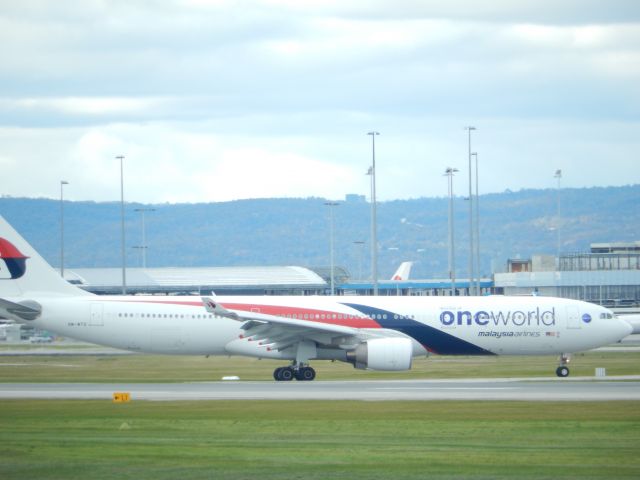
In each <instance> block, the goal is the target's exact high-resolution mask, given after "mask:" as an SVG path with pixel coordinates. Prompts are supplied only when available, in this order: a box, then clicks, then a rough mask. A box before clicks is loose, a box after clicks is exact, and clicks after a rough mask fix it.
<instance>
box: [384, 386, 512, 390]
mask: <svg viewBox="0 0 640 480" xmlns="http://www.w3.org/2000/svg"><path fill="white" fill-rule="evenodd" d="M375 390H431V391H436V390H517V388H516V387H404V388H403V387H379V388H376V389H375Z"/></svg>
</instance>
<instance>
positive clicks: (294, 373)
mask: <svg viewBox="0 0 640 480" xmlns="http://www.w3.org/2000/svg"><path fill="white" fill-rule="evenodd" d="M273 378H274V379H275V380H277V381H278V382H289V381H291V380H293V379H294V378H295V379H296V380H300V381H302V382H310V381H311V380H313V379H314V378H316V371H315V370H314V369H313V368H311V367H309V366H304V365H291V366H290V367H280V368H276V369H275V370H274V371H273Z"/></svg>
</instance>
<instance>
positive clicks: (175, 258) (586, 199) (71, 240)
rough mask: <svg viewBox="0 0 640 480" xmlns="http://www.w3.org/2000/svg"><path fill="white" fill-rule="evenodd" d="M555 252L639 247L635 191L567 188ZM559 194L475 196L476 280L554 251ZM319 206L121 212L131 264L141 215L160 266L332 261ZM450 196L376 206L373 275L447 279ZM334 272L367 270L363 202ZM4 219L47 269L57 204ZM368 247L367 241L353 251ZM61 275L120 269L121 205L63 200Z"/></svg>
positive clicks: (464, 207) (19, 206)
mask: <svg viewBox="0 0 640 480" xmlns="http://www.w3.org/2000/svg"><path fill="white" fill-rule="evenodd" d="M560 195H561V216H560V217H561V218H560V225H561V230H560V232H561V235H560V238H561V250H562V251H564V252H574V251H585V250H588V248H589V244H590V243H593V242H606V241H631V240H638V239H640V227H639V225H640V185H634V186H626V187H610V188H585V189H564V190H561V192H560ZM556 199H557V196H556V191H555V190H553V189H549V190H523V191H520V192H505V193H500V194H491V195H482V196H481V197H480V209H481V255H482V272H483V273H485V274H489V273H491V272H492V271H493V270H501V269H503V268H504V265H505V263H506V260H507V258H513V257H517V256H520V257H523V258H525V257H529V256H530V255H532V254H535V253H548V254H554V253H555V252H556V232H555V230H554V228H553V227H554V225H555V223H554V222H555V215H556V208H557V207H556V205H557V204H556ZM324 202H325V200H324V199H321V198H306V199H260V200H238V201H233V202H222V203H207V204H158V205H140V204H127V205H126V235H127V252H128V260H127V263H128V265H129V266H139V265H140V254H139V251H138V250H135V249H134V248H133V246H135V245H140V244H141V222H140V214H139V213H136V212H134V209H136V208H140V207H150V208H155V209H156V211H155V212H151V213H147V215H146V225H147V244H148V245H149V249H148V255H147V259H148V260H147V262H148V266H150V267H160V266H205V265H206V266H216V265H220V266H226V265H305V266H318V265H328V264H329V210H328V207H327V206H325V205H324ZM447 205H448V202H447V199H446V198H420V199H415V200H396V201H390V202H381V203H380V204H379V205H378V232H379V233H378V239H379V244H380V254H379V271H380V276H381V278H387V277H390V276H391V274H392V273H393V271H394V270H395V268H396V267H397V266H398V264H399V263H400V262H402V261H404V260H413V261H416V262H417V263H416V264H415V266H414V269H413V272H412V276H414V278H426V277H446V276H447V241H448V240H447V238H448V237H447ZM334 211H335V258H336V264H337V265H343V266H345V267H346V268H348V269H349V270H350V271H351V273H352V275H353V276H354V277H355V278H357V277H359V274H360V271H362V273H363V276H365V277H366V276H367V275H368V273H369V271H370V264H369V258H370V253H369V252H370V250H369V235H370V233H369V232H370V223H369V222H370V205H369V204H368V203H366V202H347V203H344V202H343V203H342V204H341V205H340V206H338V207H335V210H334ZM455 212H456V213H455V218H456V222H455V228H456V265H457V272H458V276H459V277H462V276H466V275H467V261H468V257H467V254H468V245H469V237H468V216H467V215H468V203H467V202H466V201H465V200H464V199H463V198H457V199H456V200H455ZM0 214H2V215H3V216H4V217H5V218H6V219H7V220H8V221H9V222H10V223H11V224H12V225H13V226H14V227H15V228H16V229H17V230H18V231H20V232H21V233H22V234H23V235H24V236H25V237H26V238H27V239H28V240H29V241H30V242H31V243H32V244H33V245H34V246H35V247H36V248H37V249H38V250H39V251H40V253H41V254H42V255H43V256H44V257H45V258H46V259H47V260H48V261H49V262H50V263H51V264H52V265H54V266H56V267H57V266H58V265H59V255H60V253H59V252H60V203H59V201H56V200H48V199H27V198H8V197H3V198H0ZM356 241H365V242H366V245H365V246H364V247H363V246H362V245H359V244H355V243H354V242H356ZM65 264H66V266H67V267H107V266H119V265H120V204H119V203H118V202H110V203H94V202H65Z"/></svg>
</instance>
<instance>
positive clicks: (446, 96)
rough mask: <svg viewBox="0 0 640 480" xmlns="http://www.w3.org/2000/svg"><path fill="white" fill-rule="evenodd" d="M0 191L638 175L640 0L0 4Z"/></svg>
mask: <svg viewBox="0 0 640 480" xmlns="http://www.w3.org/2000/svg"><path fill="white" fill-rule="evenodd" d="M0 40H1V45H2V48H1V49H0V171H1V172H2V174H1V177H0V178H1V181H0V194H2V195H12V196H27V197H36V196H44V197H52V198H57V197H58V196H59V194H60V193H59V192H60V181H61V180H67V181H69V182H70V184H69V185H68V186H66V187H65V198H69V199H72V200H96V201H104V200H107V201H108V200H119V196H120V190H119V188H120V182H119V175H120V170H119V168H120V167H119V162H118V160H116V159H115V157H116V156H117V155H124V156H125V160H124V165H125V196H126V198H127V200H130V201H139V202H149V203H151V202H153V203H156V202H197V201H224V200H231V199H239V198H260V197H307V196H321V197H326V198H333V199H341V198H343V196H344V194H346V193H359V194H366V195H368V193H369V177H368V176H366V175H365V174H366V172H367V169H368V168H369V166H370V164H371V150H372V149H371V136H367V132H368V131H371V130H376V131H378V132H380V136H378V137H376V165H377V179H378V198H379V199H382V200H390V199H400V198H415V197H422V196H427V197H432V196H442V195H445V194H446V179H445V177H443V176H442V173H443V172H444V170H445V168H446V167H448V166H453V167H457V168H458V169H460V170H461V172H460V174H459V175H458V177H457V179H456V190H457V191H460V192H461V193H462V191H464V190H466V189H467V188H468V186H467V178H466V177H467V168H468V163H467V162H468V144H467V142H468V132H467V131H466V130H465V126H468V125H473V126H475V127H476V128H477V130H475V131H473V134H472V138H471V141H472V150H473V151H475V152H477V153H478V158H479V161H480V183H481V191H482V192H501V191H504V190H505V189H512V190H518V189H522V188H549V187H555V186H556V180H555V179H554V172H555V171H556V170H558V169H561V170H562V172H563V178H562V186H566V187H582V186H609V185H626V184H632V183H640V3H639V2H638V1H637V0H607V1H599V0H598V1H596V0H532V1H528V0H521V1H512V0H486V1H483V2H478V1H475V0H448V1H446V2H444V1H441V0H435V1H431V0H422V1H419V0H414V1H409V0H406V1H404V0H396V1H393V2H392V1H377V0H363V1H360V0H341V1H331V0H326V1H318V0H305V1H303V0H246V1H232V0H228V1H227V0H140V1H131V0H83V1H81V2H76V1H71V0H66V1H65V0H59V1H49V0H21V1H20V2H2V3H1V4H0Z"/></svg>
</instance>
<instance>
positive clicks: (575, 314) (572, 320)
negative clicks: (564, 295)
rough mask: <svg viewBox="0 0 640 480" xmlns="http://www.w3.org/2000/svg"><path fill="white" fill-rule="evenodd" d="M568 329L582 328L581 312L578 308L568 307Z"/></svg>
mask: <svg viewBox="0 0 640 480" xmlns="http://www.w3.org/2000/svg"><path fill="white" fill-rule="evenodd" d="M566 313H567V328H580V327H581V325H580V310H578V307H567V310H566Z"/></svg>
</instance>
